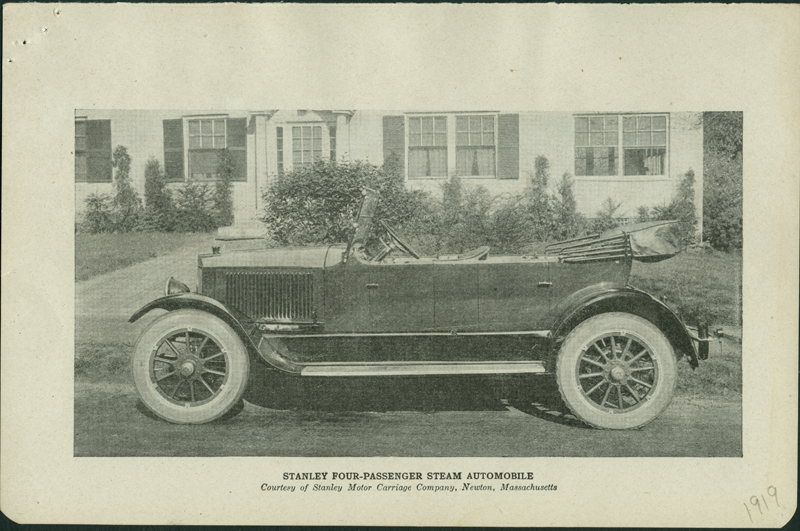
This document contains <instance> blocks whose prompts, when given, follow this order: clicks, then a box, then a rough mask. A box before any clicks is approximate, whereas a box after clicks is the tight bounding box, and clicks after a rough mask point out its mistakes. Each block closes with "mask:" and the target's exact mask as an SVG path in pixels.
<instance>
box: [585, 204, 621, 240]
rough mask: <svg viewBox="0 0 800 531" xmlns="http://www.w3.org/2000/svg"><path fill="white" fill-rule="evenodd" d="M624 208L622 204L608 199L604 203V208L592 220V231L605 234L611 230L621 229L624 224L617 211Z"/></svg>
mask: <svg viewBox="0 0 800 531" xmlns="http://www.w3.org/2000/svg"><path fill="white" fill-rule="evenodd" d="M621 206H622V203H621V202H620V203H617V202H615V201H614V200H613V199H612V198H610V197H607V198H606V200H605V201H603V206H602V208H601V209H600V210H598V211H597V214H595V218H594V219H593V220H592V231H593V232H603V231H607V230H609V229H613V228H616V227H619V226H620V225H621V224H622V219H621V218H620V216H617V210H619V208H620V207H621Z"/></svg>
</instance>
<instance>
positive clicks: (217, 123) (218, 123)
mask: <svg viewBox="0 0 800 531" xmlns="http://www.w3.org/2000/svg"><path fill="white" fill-rule="evenodd" d="M214 134H215V135H219V134H222V135H224V134H225V120H214Z"/></svg>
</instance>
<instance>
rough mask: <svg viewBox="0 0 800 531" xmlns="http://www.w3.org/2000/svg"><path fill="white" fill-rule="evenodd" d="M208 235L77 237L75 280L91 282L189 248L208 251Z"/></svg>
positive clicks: (159, 234)
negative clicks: (206, 249)
mask: <svg viewBox="0 0 800 531" xmlns="http://www.w3.org/2000/svg"><path fill="white" fill-rule="evenodd" d="M213 238H214V235H213V234H207V233H150V232H131V233H127V234H76V235H75V280H76V281H78V280H87V279H90V278H92V277H94V276H97V275H102V274H103V273H109V272H111V271H116V270H117V269H122V268H124V267H128V266H130V265H133V264H136V263H139V262H144V261H145V260H149V259H151V258H156V257H158V256H161V255H164V254H167V253H171V252H173V251H176V250H178V249H181V248H183V247H187V246H190V245H191V246H195V247H198V248H199V247H204V246H205V247H207V245H206V243H207V242H210V241H211V240H212V239H213Z"/></svg>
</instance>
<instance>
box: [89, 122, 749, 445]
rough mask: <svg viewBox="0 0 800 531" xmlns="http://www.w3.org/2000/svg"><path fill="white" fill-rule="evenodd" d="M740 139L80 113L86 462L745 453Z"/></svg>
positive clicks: (737, 128) (699, 133)
mask: <svg viewBox="0 0 800 531" xmlns="http://www.w3.org/2000/svg"><path fill="white" fill-rule="evenodd" d="M742 124H743V116H742V113H741V112H705V113H703V112H661V113H653V112H627V113H598V112H574V113H569V112H545V111H540V112H530V111H529V112H507V111H457V112H419V111H407V112H399V111H366V110H268V111H230V112H210V111H205V112H203V111H183V112H182V111H125V110H114V111H103V110H92V109H86V110H78V111H76V116H75V172H76V173H75V179H76V182H75V189H76V205H75V211H76V230H77V232H76V239H75V242H76V248H75V249H76V252H75V260H76V268H75V274H76V300H75V304H76V343H75V356H76V372H75V389H76V393H75V455H76V456H236V455H266V456H270V455H274V456H416V457H428V456H480V457H492V456H496V457H507V456H516V457H536V456H584V457H586V456H596V457H605V456H631V457H632V456H637V457H644V456H695V457H700V456H703V457H706V456H708V457H741V456H742V446H741V430H742V419H741V416H742V411H741V398H742V382H741V316H742V310H741V267H742V258H741V246H742V232H741V230H742ZM704 170H705V171H704ZM706 173H707V174H708V175H706ZM704 208H706V209H707V211H706V212H704ZM112 397H113V399H112ZM673 402H674V403H673ZM662 414H663V417H662ZM651 423H652V424H651ZM186 424H203V425H206V426H205V427H203V428H202V429H197V428H192V427H189V426H180V425H186ZM276 424H277V425H278V426H280V428H278V429H276ZM476 425H481V426H483V427H484V428H485V429H486V430H487V434H486V435H485V436H483V437H477V438H476V437H473V436H471V433H472V432H473V430H474V427H475V426H476ZM709 426H714V428H715V429H713V430H710V429H709ZM365 430H369V431H370V432H371V433H372V436H371V437H369V438H365V437H363V434H364V432H365ZM617 430H636V431H635V432H634V433H636V436H633V437H632V436H631V433H628V432H625V431H621V432H617ZM188 433H191V434H192V435H191V437H186V434H188ZM222 433H224V434H225V437H221V436H220V435H221V434H222ZM678 433H679V434H680V437H679V438H678V437H674V434H678ZM176 437H177V438H180V439H187V440H185V441H184V442H182V443H181V444H179V445H175V444H174V439H175V438H176ZM665 438H666V439H670V443H669V444H667V445H665V444H664V439H665ZM563 440H569V444H568V445H564V444H560V443H559V441H563Z"/></svg>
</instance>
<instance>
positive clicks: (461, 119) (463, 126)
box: [456, 116, 469, 131]
mask: <svg viewBox="0 0 800 531" xmlns="http://www.w3.org/2000/svg"><path fill="white" fill-rule="evenodd" d="M456 131H469V120H468V119H467V117H466V116H456Z"/></svg>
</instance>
